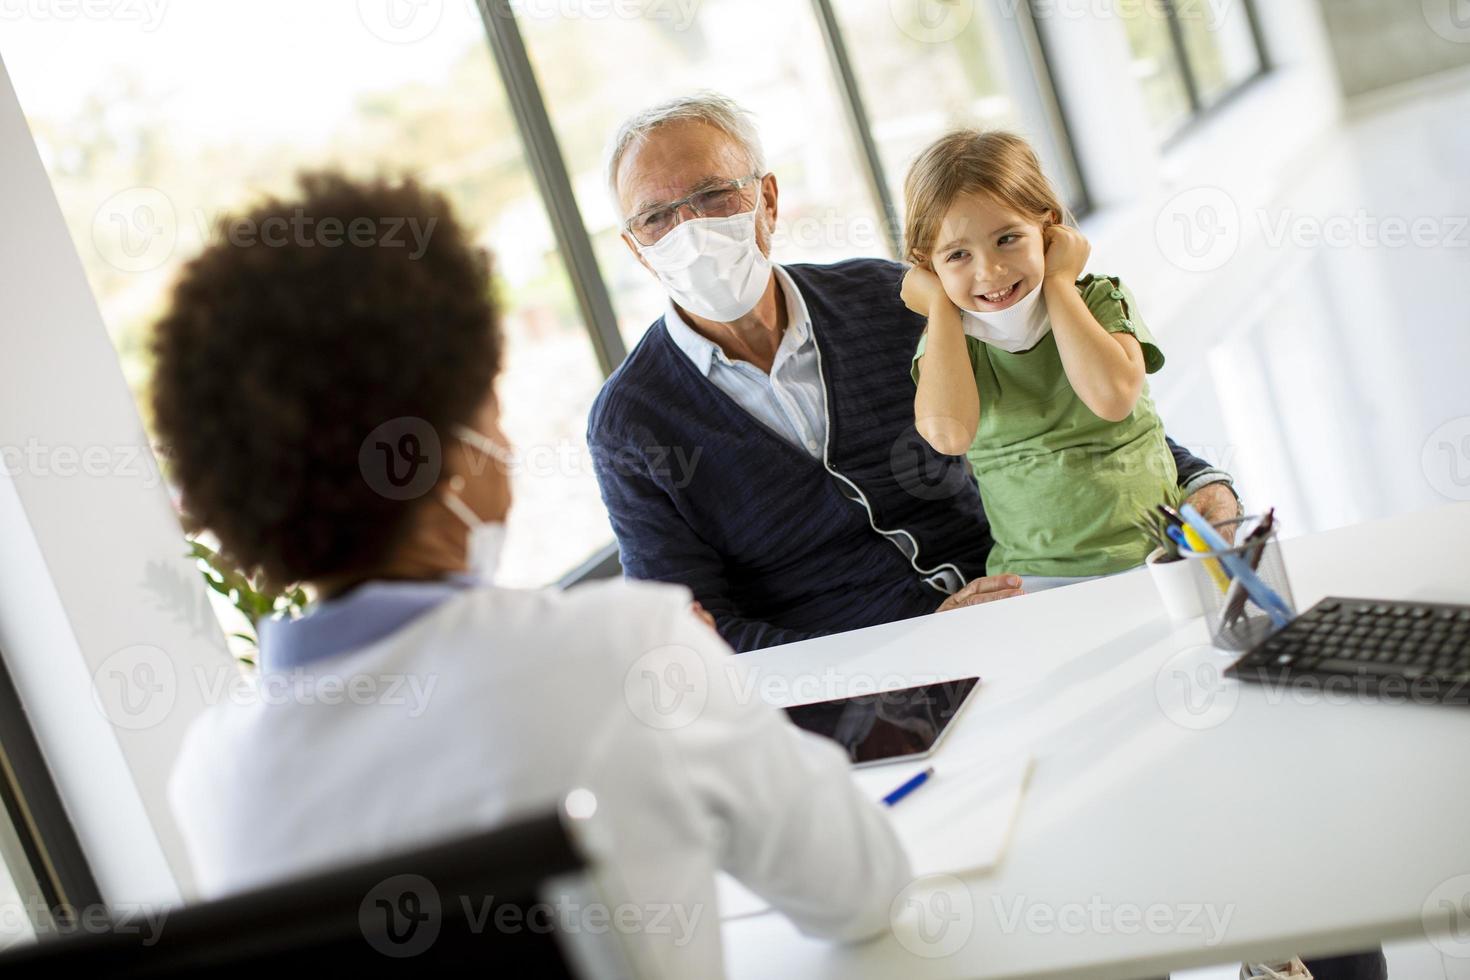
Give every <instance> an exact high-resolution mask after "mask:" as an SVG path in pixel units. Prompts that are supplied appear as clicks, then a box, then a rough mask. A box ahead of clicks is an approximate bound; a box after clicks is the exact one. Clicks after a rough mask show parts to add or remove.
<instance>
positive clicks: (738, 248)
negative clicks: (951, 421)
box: [587, 95, 1239, 651]
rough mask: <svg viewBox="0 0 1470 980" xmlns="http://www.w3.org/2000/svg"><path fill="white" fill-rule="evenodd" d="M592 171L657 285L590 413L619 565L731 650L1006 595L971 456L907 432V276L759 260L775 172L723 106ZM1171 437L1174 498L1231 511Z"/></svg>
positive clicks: (700, 111)
mask: <svg viewBox="0 0 1470 980" xmlns="http://www.w3.org/2000/svg"><path fill="white" fill-rule="evenodd" d="M607 174H608V182H609V185H610V188H611V190H612V192H613V195H614V197H615V198H616V199H617V202H618V206H619V208H620V211H621V214H622V215H623V216H625V218H626V221H625V224H624V235H623V237H624V240H625V241H626V242H627V244H628V247H629V248H631V249H632V250H633V252H634V254H635V255H636V256H637V257H638V260H639V261H640V262H641V263H643V265H644V266H645V267H647V268H648V270H649V271H650V272H652V273H653V274H654V275H655V276H657V277H658V279H659V281H660V282H661V283H662V284H663V285H664V287H665V288H666V289H667V291H668V294H669V306H668V309H667V311H666V312H665V313H664V315H663V316H662V317H660V318H659V319H658V320H657V321H655V322H654V324H653V326H652V327H651V328H650V329H649V330H648V332H647V334H646V335H645V336H644V338H643V340H642V341H641V342H640V343H639V344H638V346H637V347H636V348H635V349H634V350H633V352H632V353H631V354H629V355H628V359H627V360H626V361H625V362H624V363H623V364H622V366H621V367H619V368H618V370H617V371H616V372H614V373H613V375H612V377H611V378H609V379H608V381H607V383H606V384H605V385H604V386H603V389H602V392H601V394H600V395H599V396H598V398H597V401H596V403H595V404H594V405H593V408H592V412H591V416H590V418H589V420H588V433H587V439H588V444H589V446H591V448H592V454H593V461H594V465H595V466H596V468H597V476H598V481H599V483H600V484H601V487H602V496H603V500H604V501H605V502H606V504H607V509H608V513H609V515H610V516H611V518H612V526H613V530H614V531H615V532H616V534H617V537H618V544H619V547H620V550H621V557H622V563H623V568H624V569H625V570H626V572H627V574H628V575H630V576H632V577H634V578H643V579H656V580H659V581H664V582H678V583H681V584H683V585H686V586H688V587H689V588H690V589H691V590H692V591H693V593H694V596H695V598H696V600H697V601H698V602H699V603H700V604H701V605H702V606H703V607H704V609H705V610H706V611H707V613H708V615H709V616H710V617H712V618H713V621H714V624H715V626H716V627H717V628H718V629H719V631H720V633H721V635H722V636H724V638H725V639H726V641H728V642H729V643H730V645H731V646H732V647H734V648H735V649H736V650H738V651H747V650H754V649H758V648H760V647H767V646H773V645H776V644H779V643H789V642H793V641H796V640H801V639H805V638H808V637H812V636H818V635H822V634H826V633H835V632H840V631H842V630H848V629H856V628H859V627H863V626H871V625H873V624H876V623H883V622H889V621H892V620H897V619H905V618H909V617H912V616H919V615H923V614H926V613H931V612H935V611H944V610H947V609H954V608H958V607H960V606H965V605H970V604H973V603H977V602H985V601H990V600H994V599H1000V598H1005V597H1007V596H1012V595H1016V594H1018V593H1019V592H1020V590H1021V589H1020V586H1021V582H1020V580H1019V579H1018V578H1017V577H1015V576H1010V575H1000V576H992V577H986V576H985V559H986V556H987V554H988V552H989V550H990V545H991V538H990V534H989V530H988V525H987V523H986V520H985V512H984V509H983V508H982V506H981V503H980V495H979V491H978V488H977V487H976V484H975V481H974V478H973V476H972V475H971V473H970V469H969V465H968V463H967V462H966V460H965V459H964V457H948V456H941V455H938V454H936V453H934V452H933V451H932V450H931V449H930V448H929V446H928V444H927V443H926V442H925V441H924V440H923V439H922V438H921V437H920V436H919V434H918V432H917V431H916V430H915V427H914V416H913V399H914V388H913V382H912V381H911V380H910V376H909V368H910V358H911V357H912V356H913V352H914V348H915V346H916V345H917V344H918V341H919V337H920V335H921V334H922V332H923V330H924V318H923V317H921V316H917V315H915V314H913V313H911V312H909V311H908V310H907V309H906V308H905V307H904V304H903V301H902V300H901V299H900V298H899V286H900V283H901V281H902V279H903V275H904V272H905V267H904V266H903V265H900V264H898V263H895V262H889V261H885V260H881V259H854V260H851V261H847V262H839V263H837V264H835V265H826V266H819V265H788V266H781V265H774V264H772V263H771V261H770V260H769V258H768V256H769V254H770V241H771V231H772V228H774V226H775V223H776V214H777V204H778V191H779V189H778V185H777V182H776V176H775V175H774V174H771V173H767V172H766V167H765V161H764V159H763V155H762V152H761V146H760V140H759V138H758V136H757V134H756V132H755V130H754V128H753V126H752V124H751V123H750V121H749V119H748V117H747V116H746V114H745V113H744V112H743V111H742V110H741V109H740V108H739V107H738V106H736V105H735V104H734V103H732V102H730V101H729V100H728V99H725V98H722V97H720V96H716V95H700V96H695V97H690V98H681V99H675V100H673V101H670V102H666V103H664V104H662V105H659V106H655V107H654V108H651V109H649V110H647V111H645V112H642V113H640V114H638V115H636V116H634V117H633V118H632V119H630V120H628V121H627V122H626V123H624V124H623V126H622V128H621V129H620V130H619V132H618V134H617V137H616V139H615V140H614V143H613V146H612V149H611V152H610V154H609V159H608V168H607ZM1170 445H1171V448H1173V450H1174V455H1175V461H1176V464H1177V467H1178V472H1179V480H1180V485H1181V486H1182V488H1183V490H1184V492H1185V493H1186V494H1187V495H1190V500H1191V502H1192V503H1193V504H1194V505H1195V506H1196V507H1198V508H1199V509H1200V510H1201V511H1202V512H1203V513H1205V514H1207V515H1210V516H1211V517H1212V518H1213V519H1217V520H1218V519H1223V518H1225V517H1231V516H1234V515H1235V514H1236V513H1237V512H1238V506H1239V504H1238V501H1237V500H1236V498H1235V494H1234V491H1233V490H1232V489H1231V488H1230V478H1229V476H1228V475H1227V474H1225V473H1223V472H1221V471H1219V470H1216V469H1213V468H1211V467H1210V466H1209V465H1208V464H1207V463H1205V462H1204V461H1203V460H1199V459H1196V458H1195V457H1193V456H1191V455H1190V454H1189V453H1188V452H1186V451H1184V450H1183V449H1180V448H1179V447H1178V446H1175V445H1174V444H1173V443H1172V442H1171V443H1170Z"/></svg>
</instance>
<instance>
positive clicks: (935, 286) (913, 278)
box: [899, 265, 949, 316]
mask: <svg viewBox="0 0 1470 980" xmlns="http://www.w3.org/2000/svg"><path fill="white" fill-rule="evenodd" d="M899 296H900V297H901V298H902V299H903V305H904V306H907V307H908V308H909V309H911V310H913V311H914V312H915V313H917V314H919V315H920V316H929V315H930V314H932V313H933V312H934V310H935V308H937V307H939V306H940V305H942V304H944V303H948V302H949V297H948V296H947V295H946V294H945V292H944V284H943V283H941V282H940V281H939V277H938V276H936V275H935V274H934V273H933V272H931V271H929V270H928V269H925V268H924V267H923V266H917V265H916V266H914V267H913V268H912V269H910V270H909V271H908V274H907V275H905V276H904V277H903V290H902V291H901V292H900V293H899Z"/></svg>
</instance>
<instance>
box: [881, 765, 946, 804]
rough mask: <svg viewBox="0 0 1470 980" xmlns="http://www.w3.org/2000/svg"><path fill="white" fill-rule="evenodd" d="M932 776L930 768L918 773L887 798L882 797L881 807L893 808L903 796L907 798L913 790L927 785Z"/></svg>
mask: <svg viewBox="0 0 1470 980" xmlns="http://www.w3.org/2000/svg"><path fill="white" fill-rule="evenodd" d="M932 775H934V767H933V766H930V767H929V768H928V769H925V770H924V771H923V772H921V773H919V774H918V775H917V776H915V777H914V778H913V779H910V780H909V781H908V782H906V783H904V784H903V785H902V786H900V787H899V788H898V789H896V790H894V791H893V792H892V793H889V794H888V795H887V796H885V797H883V805H884V806H893V805H894V804H895V803H897V802H898V801H899V800H901V799H903V798H904V797H905V796H908V795H909V794H910V793H912V792H913V791H914V790H916V789H918V788H919V787H920V786H923V785H924V784H925V783H927V782H928V781H929V777H930V776H932Z"/></svg>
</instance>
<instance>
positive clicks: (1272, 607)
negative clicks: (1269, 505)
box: [1179, 504, 1292, 629]
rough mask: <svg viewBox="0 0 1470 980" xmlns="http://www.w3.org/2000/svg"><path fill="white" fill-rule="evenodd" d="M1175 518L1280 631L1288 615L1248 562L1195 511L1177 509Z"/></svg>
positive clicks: (1288, 610) (1186, 508)
mask: <svg viewBox="0 0 1470 980" xmlns="http://www.w3.org/2000/svg"><path fill="white" fill-rule="evenodd" d="M1179 516H1181V517H1183V518H1184V520H1185V521H1186V522H1187V523H1188V524H1189V526H1190V527H1192V528H1194V529H1195V531H1197V532H1198V533H1199V536H1200V537H1202V538H1204V539H1205V543H1206V544H1208V545H1209V546H1210V547H1211V548H1213V549H1214V550H1215V551H1217V552H1219V553H1220V554H1219V559H1220V561H1221V562H1223V563H1224V565H1225V567H1226V568H1228V569H1230V574H1232V575H1234V576H1235V577H1236V578H1237V579H1239V580H1240V584H1241V585H1243V586H1245V591H1246V592H1247V593H1249V595H1250V597H1251V598H1252V599H1254V600H1255V603H1256V605H1258V606H1260V607H1261V608H1262V609H1264V610H1266V615H1267V616H1270V617H1271V622H1272V623H1273V624H1275V626H1276V627H1277V628H1278V629H1280V628H1281V627H1283V626H1285V625H1286V624H1287V623H1289V622H1291V618H1292V613H1291V609H1290V607H1288V606H1287V604H1286V602H1285V601H1284V600H1283V599H1282V598H1281V596H1279V595H1277V594H1276V592H1275V591H1274V590H1273V589H1272V588H1271V587H1270V586H1269V585H1267V584H1266V583H1265V582H1262V581H1261V578H1260V576H1258V575H1257V574H1256V573H1255V571H1254V570H1253V569H1252V568H1251V566H1250V562H1248V561H1246V560H1245V559H1244V558H1242V557H1240V556H1239V555H1237V554H1235V553H1234V552H1233V551H1231V550H1230V545H1229V544H1228V543H1226V541H1225V539H1224V538H1222V537H1221V536H1220V532H1218V531H1216V530H1215V528H1214V526H1213V525H1212V524H1210V522H1209V521H1207V520H1205V519H1204V517H1203V516H1202V515H1201V514H1200V512H1199V511H1197V510H1195V509H1194V508H1193V507H1191V506H1190V505H1189V504H1185V505H1184V506H1183V507H1180V508H1179Z"/></svg>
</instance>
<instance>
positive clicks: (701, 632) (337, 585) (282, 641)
mask: <svg viewBox="0 0 1470 980" xmlns="http://www.w3.org/2000/svg"><path fill="white" fill-rule="evenodd" d="M293 215H296V216H300V215H305V216H307V218H308V219H309V220H311V221H314V222H324V221H340V222H342V227H352V228H361V227H363V226H362V225H361V224H360V222H362V221H364V220H367V221H369V222H371V221H373V220H376V219H377V218H378V216H381V215H397V216H400V217H403V218H408V219H409V220H416V221H418V222H419V225H420V227H429V228H433V229H434V233H433V235H432V237H431V238H430V240H429V243H428V245H427V247H426V249H425V251H424V253H423V254H422V256H419V257H410V256H409V255H408V254H406V253H405V251H404V250H403V249H401V248H392V247H389V246H388V244H386V242H385V243H381V244H379V243H375V244H372V245H366V246H363V245H358V244H354V245H352V246H351V247H340V248H335V249H333V248H324V247H317V248H303V247H292V246H290V245H287V246H284V247H268V246H266V245H262V244H256V245H251V246H242V245H236V244H231V243H230V242H228V241H221V242H219V243H217V244H215V245H212V246H210V247H209V248H208V249H207V250H206V251H205V252H204V253H203V255H201V256H200V257H199V258H197V259H196V260H194V261H193V262H192V263H191V264H190V265H189V267H188V268H187V269H186V271H185V273H184V275H183V277H182V280H181V281H180V283H179V285H178V287H177V290H176V293H175V295H174V302H173V306H172V309H171V310H170V312H169V313H168V314H167V315H166V316H165V317H164V319H163V320H162V322H161V323H160V324H159V325H158V329H157V333H156V337H155V340H154V354H155V357H156V369H155V377H154V382H153V392H154V396H153V397H154V404H153V408H154V412H155V415H156V420H157V428H158V431H159V434H160V435H161V437H162V438H163V440H164V442H165V443H166V444H167V445H168V446H169V447H170V459H171V463H172V467H173V470H172V472H173V476H174V478H175V480H176V482H177V484H178V486H179V488H180V490H181V492H182V501H183V507H184V510H185V511H186V513H187V514H188V516H189V518H190V519H191V520H192V521H193V522H194V523H196V524H197V525H199V526H202V527H204V528H208V529H209V530H210V531H212V532H213V533H214V534H215V535H216V536H217V537H218V538H219V541H220V543H221V546H222V550H223V552H224V553H225V554H227V555H228V556H230V558H231V559H232V560H234V561H235V562H237V563H238V564H239V566H240V567H241V568H244V569H247V570H251V571H255V572H260V573H263V574H264V575H266V576H268V577H269V579H271V580H272V581H276V582H280V583H288V582H306V583H309V584H310V585H311V586H312V588H313V590H314V593H315V594H316V595H317V596H318V599H317V601H316V602H315V603H314V604H313V607H312V608H311V609H310V610H309V611H308V613H307V614H306V615H305V616H303V617H301V618H300V619H297V620H295V621H290V622H273V623H270V624H268V626H267V628H266V629H265V630H264V631H263V635H262V644H261V660H260V670H259V675H258V677H257V678H256V679H255V681H254V683H253V686H252V688H251V691H252V695H253V696H252V697H250V698H248V699H239V698H231V699H228V700H225V701H222V702H221V703H217V704H214V705H213V706H212V707H211V708H209V709H208V710H207V711H206V712H205V713H204V714H203V715H201V716H200V717H199V718H198V719H197V720H196V721H195V722H194V724H193V726H192V727H191V729H190V731H189V732H188V735H187V737H186V739H185V743H184V746H183V748H182V751H181V754H180V757H179V759H178V760H177V764H176V767H175V769H174V772H173V775H172V778H171V782H170V800H171V804H172V806H173V809H174V811H175V814H176V816H177V819H178V822H179V825H180V827H181V828H182V831H183V834H184V837H185V841H186V844H187V847H188V851H189V854H190V856H191V859H192V861H193V864H194V867H195V871H196V873H197V880H198V883H199V888H200V891H201V892H202V893H203V894H204V895H205V896H217V895H221V894H224V893H228V892H234V891H237V890H240V889H245V888H250V887H252V886H257V885H261V884H264V883H266V882H270V881H274V880H278V879H281V878H284V877H288V876H294V875H301V874H305V873H307V872H311V871H314V870H317V869H321V868H323V867H326V866H330V865H334V864H338V863H341V862H354V861H361V860H364V859H368V858H371V857H373V856H375V855H381V854H384V853H388V852H394V851H400V850H407V849H410V848H414V847H416V846H420V845H423V844H425V843H426V842H429V841H431V840H435V839H439V838H445V837H450V836H454V835H459V834H463V833H468V832H471V831H474V830H476V829H483V828H486V827H489V826H492V825H494V824H496V823H498V822H500V821H503V820H506V819H507V818H509V817H512V816H514V815H516V814H518V813H523V812H525V811H528V810H538V809H545V808H550V807H552V806H553V805H554V804H555V803H556V801H557V800H558V799H560V798H561V797H562V796H563V795H564V794H565V793H567V791H568V790H570V789H572V788H574V787H579V786H581V787H587V788H589V789H591V790H592V791H593V792H594V793H595V794H596V796H597V798H598V801H599V807H598V815H599V817H601V818H604V819H605V821H606V823H605V825H604V828H605V835H606V837H607V839H608V840H610V841H611V842H612V843H613V845H614V846H613V847H612V849H611V851H610V852H599V853H597V854H595V857H596V858H597V859H598V861H597V863H598V865H599V871H600V873H601V877H602V880H601V884H602V891H603V894H604V896H606V898H607V901H608V903H609V908H610V909H611V910H616V909H618V908H620V907H628V906H631V907H632V909H633V910H634V911H637V912H639V913H642V915H641V921H645V922H651V921H652V917H653V916H654V915H655V914H659V921H661V922H665V923H669V924H670V925H668V926H666V927H664V928H663V929H662V930H661V931H660V933H659V934H658V935H654V934H653V932H654V930H653V929H652V928H649V929H647V930H646V931H645V932H646V933H647V934H642V933H636V932H635V934H633V935H629V936H627V939H628V945H629V946H630V947H631V949H632V950H633V951H634V952H635V956H636V957H637V958H639V959H641V960H643V961H644V962H645V964H646V965H649V966H651V968H652V969H653V970H654V971H655V972H656V973H657V974H659V975H667V976H679V977H695V976H698V977H706V976H719V975H721V974H722V972H723V969H722V953H721V947H720V933H719V921H718V910H717V909H716V907H715V892H714V887H713V874H714V872H715V871H716V870H717V869H724V870H726V871H728V872H730V873H731V874H733V875H734V876H735V877H737V878H739V879H741V880H742V881H743V882H744V883H745V885H746V886H747V887H749V888H750V889H751V890H753V891H754V892H756V893H757V894H759V895H761V896H763V897H764V898H765V899H767V900H768V901H770V902H771V903H772V905H773V906H774V907H775V908H777V909H778V910H780V911H781V912H784V913H785V914H786V915H788V916H789V917H790V918H791V919H792V920H793V921H794V922H795V923H796V924H797V926H799V927H800V928H801V929H802V930H803V931H805V932H807V933H810V934H812V935H816V936H824V937H830V938H833V939H839V940H859V939H863V938H865V937H868V936H872V935H874V934H876V933H879V932H881V931H882V930H884V929H885V928H887V926H888V913H889V908H890V903H891V902H892V901H893V899H894V897H895V896H896V895H897V894H898V892H900V891H901V890H902V889H903V888H904V887H905V886H906V885H907V884H909V882H910V880H911V874H910V871H909V867H908V862H907V859H906V857H905V855H904V854H903V852H902V850H901V849H900V846H899V844H898V842H897V840H896V838H895V836H894V834H893V832H892V830H891V828H890V826H889V824H888V823H887V821H886V818H885V817H884V815H883V814H882V813H881V812H880V811H879V810H878V809H877V808H876V807H875V806H874V805H873V804H872V803H870V802H869V801H868V800H867V799H866V798H865V797H863V796H862V795H860V794H859V793H858V792H857V790H856V789H855V787H854V785H853V783H852V782H851V780H850V778H849V775H848V768H847V765H846V760H845V757H844V755H843V754H842V753H841V752H840V751H839V750H838V749H837V748H836V747H835V746H834V745H832V744H830V743H827V742H825V741H823V740H820V739H817V738H815V737H814V736H808V735H806V734H805V733H803V732H800V731H798V730H797V729H795V728H794V727H793V726H792V725H790V724H789V723H788V722H787V720H786V719H785V717H784V715H782V714H781V713H779V712H777V711H775V710H773V709H771V708H769V707H767V706H766V705H764V704H763V703H761V702H760V701H759V700H758V699H755V698H754V697H752V696H743V695H742V693H741V692H742V691H750V690H753V688H752V687H750V686H748V685H741V684H740V683H738V679H739V675H738V673H736V670H737V667H738V665H737V663H736V661H735V659H734V658H732V657H731V656H730V650H729V648H728V647H727V646H726V645H725V644H724V642H723V641H721V640H720V638H719V637H718V636H717V635H716V634H715V633H714V632H713V631H712V630H710V629H709V628H708V627H706V626H705V625H704V624H703V623H701V622H699V621H698V620H697V619H695V617H694V616H693V615H691V613H690V612H689V605H690V595H689V593H688V592H687V591H686V590H684V589H682V588H678V587H672V586H666V585H652V584H642V583H625V582H621V581H618V582H609V583H605V584H599V585H595V586H588V587H586V588H582V589H578V590H575V591H573V592H570V593H557V592H550V591H547V592H535V591H510V590H506V589H498V588H495V587H493V586H492V585H491V584H490V577H491V575H492V574H493V572H494V568H495V562H496V558H497V555H498V550H499V545H500V540H501V537H502V533H503V530H504V520H505V516H506V513H507V510H508V509H509V507H510V503H511V493H510V479H509V476H508V472H507V466H506V463H505V460H506V459H507V456H508V453H507V446H506V440H505V437H504V435H503V434H502V433H501V431H500V427H499V424H498V415H499V413H498V408H497V405H496V401H495V397H494V394H493V382H494V379H495V376H496V373H497V370H498V368H499V366H500V359H501V336H500V332H499V326H498V323H497V317H496V311H495V309H494V308H493V307H492V305H491V302H490V300H489V299H488V297H489V296H490V281H489V274H488V270H487V263H486V262H485V260H484V256H483V255H482V254H481V253H479V252H478V251H477V250H476V249H475V248H474V247H473V246H472V244H471V240H470V236H469V233H468V231H467V230H466V229H465V228H463V227H462V226H460V225H459V224H458V223H457V222H456V220H455V218H454V215H453V214H452V213H451V211H450V210H449V207H448V205H447V203H446V202H445V200H444V199H443V198H442V197H441V196H439V195H437V194H434V193H431V192H428V191H426V190H423V189H421V188H420V187H418V186H417V185H415V184H414V183H412V182H407V183H384V182H378V183H355V182H352V181H349V180H347V179H346V178H343V177H340V176H334V175H316V176H312V177H307V178H303V181H302V188H301V193H300V195H299V196H298V197H296V198H294V199H291V200H271V201H268V202H267V203H265V204H264V205H262V206H261V207H259V208H258V209H256V210H255V211H254V212H253V213H251V214H249V215H247V216H245V217H244V218H243V221H245V222H248V223H250V224H251V225H253V227H257V228H260V227H269V225H270V224H271V223H275V222H277V221H282V220H290V219H291V217H292V216H293ZM232 227H238V226H236V225H232ZM353 241H354V243H357V242H358V241H360V236H357V237H354V239H353ZM675 668H677V669H675ZM670 678H672V679H673V680H675V681H677V684H674V685H673V686H672V687H671V686H670V685H669V684H666V683H665V681H666V680H668V679H670ZM615 903H616V904H615ZM660 913H661V914H660ZM612 921H613V922H615V923H616V922H619V921H620V920H619V919H618V918H617V916H616V915H615V916H614V917H613V919H612Z"/></svg>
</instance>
